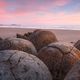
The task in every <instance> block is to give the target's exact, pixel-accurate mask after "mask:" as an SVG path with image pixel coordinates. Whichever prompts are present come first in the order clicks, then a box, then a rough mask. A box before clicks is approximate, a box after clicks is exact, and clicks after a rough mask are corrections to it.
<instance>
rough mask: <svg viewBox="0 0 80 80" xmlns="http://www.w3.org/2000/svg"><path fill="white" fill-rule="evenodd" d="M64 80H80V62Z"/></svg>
mask: <svg viewBox="0 0 80 80" xmlns="http://www.w3.org/2000/svg"><path fill="white" fill-rule="evenodd" d="M64 80H80V60H79V61H78V62H77V63H76V64H75V65H74V66H73V67H72V69H71V70H70V71H69V73H68V74H67V75H66V77H65V79H64Z"/></svg>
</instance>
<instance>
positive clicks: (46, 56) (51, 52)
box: [38, 42, 80, 80]
mask: <svg viewBox="0 0 80 80" xmlns="http://www.w3.org/2000/svg"><path fill="white" fill-rule="evenodd" d="M38 57H39V58H40V59H41V60H42V61H43V62H44V63H45V64H46V65H47V67H48V68H49V70H50V72H51V73H52V76H53V80H63V79H64V77H65V76H66V74H67V73H68V72H69V70H70V69H71V68H72V66H73V65H74V64H75V63H76V62H77V61H78V60H79V59H80V52H79V50H77V49H76V48H75V47H74V46H72V45H71V44H67V43H60V42H56V43H51V44H49V45H48V46H46V47H44V48H42V49H41V50H40V51H39V53H38Z"/></svg>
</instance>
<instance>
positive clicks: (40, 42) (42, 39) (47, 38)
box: [29, 30, 58, 51]
mask: <svg viewBox="0 0 80 80" xmlns="http://www.w3.org/2000/svg"><path fill="white" fill-rule="evenodd" d="M29 40H30V41H31V42H32V43H33V44H34V46H35V47H36V49H37V51H39V50H40V49H41V48H42V47H44V46H47V45H48V44H50V43H52V42H57V41H58V40H57V38H56V36H55V34H54V33H52V32H50V31H45V30H35V31H34V32H33V33H32V34H31V35H30V36H29Z"/></svg>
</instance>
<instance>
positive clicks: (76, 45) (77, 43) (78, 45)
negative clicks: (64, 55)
mask: <svg viewBox="0 0 80 80" xmlns="http://www.w3.org/2000/svg"><path fill="white" fill-rule="evenodd" d="M74 46H75V47H76V48H77V49H79V50H80V40H78V41H77V42H76V43H75V44H74Z"/></svg>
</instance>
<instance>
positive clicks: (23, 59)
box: [0, 50, 52, 80]
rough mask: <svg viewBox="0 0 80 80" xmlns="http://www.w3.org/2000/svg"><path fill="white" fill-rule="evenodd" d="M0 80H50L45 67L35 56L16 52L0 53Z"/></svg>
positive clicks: (4, 51) (6, 51) (5, 51)
mask: <svg viewBox="0 0 80 80" xmlns="http://www.w3.org/2000/svg"><path fill="white" fill-rule="evenodd" d="M0 80H52V77H51V74H50V72H49V70H48V68H47V67H46V65H45V64H44V63H43V62H42V61H41V60H39V59H38V58H37V57H36V56H33V55H31V54H28V53H25V52H22V51H17V50H3V51H0Z"/></svg>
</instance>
